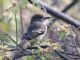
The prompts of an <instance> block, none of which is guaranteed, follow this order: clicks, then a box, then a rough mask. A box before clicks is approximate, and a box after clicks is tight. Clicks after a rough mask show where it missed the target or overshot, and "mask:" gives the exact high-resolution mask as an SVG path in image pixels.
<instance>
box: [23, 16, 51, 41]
mask: <svg viewBox="0 0 80 60" xmlns="http://www.w3.org/2000/svg"><path fill="white" fill-rule="evenodd" d="M49 18H50V17H44V16H42V15H40V14H36V15H34V16H33V17H32V19H31V22H30V25H29V27H28V29H27V32H26V33H24V35H23V37H22V38H23V40H33V39H36V40H41V39H42V38H43V37H44V35H45V33H46V32H47V27H48V25H49V23H50V20H49Z"/></svg>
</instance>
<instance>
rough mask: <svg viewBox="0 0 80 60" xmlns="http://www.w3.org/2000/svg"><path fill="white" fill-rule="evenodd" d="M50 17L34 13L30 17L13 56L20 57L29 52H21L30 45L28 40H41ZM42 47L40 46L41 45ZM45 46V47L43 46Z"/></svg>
mask: <svg viewBox="0 0 80 60" xmlns="http://www.w3.org/2000/svg"><path fill="white" fill-rule="evenodd" d="M49 18H50V17H44V16H42V15H40V14H36V15H34V16H33V17H32V18H31V22H30V25H29V27H28V29H27V31H26V32H25V33H24V34H23V37H22V41H21V42H20V44H19V45H18V46H17V47H16V50H18V52H16V53H15V55H14V59H15V57H16V58H18V57H21V56H23V55H25V54H29V52H26V53H25V52H23V51H25V49H26V48H28V47H30V45H29V43H30V42H29V41H30V40H35V39H36V40H41V39H42V38H43V37H44V35H45V34H46V32H47V27H48V25H49V23H50V20H49ZM41 47H42V46H41ZM44 48H45V47H44Z"/></svg>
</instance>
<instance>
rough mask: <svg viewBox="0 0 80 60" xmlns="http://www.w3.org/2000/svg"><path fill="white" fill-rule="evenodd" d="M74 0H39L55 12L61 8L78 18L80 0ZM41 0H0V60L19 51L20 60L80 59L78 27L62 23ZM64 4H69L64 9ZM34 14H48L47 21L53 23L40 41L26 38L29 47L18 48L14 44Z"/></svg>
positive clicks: (20, 39) (10, 58)
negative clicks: (48, 10) (30, 0)
mask: <svg viewBox="0 0 80 60" xmlns="http://www.w3.org/2000/svg"><path fill="white" fill-rule="evenodd" d="M77 1H78V0H42V2H44V3H45V4H47V5H49V6H50V7H52V8H53V9H55V10H56V11H58V12H59V11H61V12H63V13H65V14H66V15H70V16H71V17H72V18H75V19H76V20H79V21H80V11H79V10H80V1H78V2H77ZM40 2H41V1H40V0H34V1H33V3H32V4H31V3H30V2H29V1H28V0H0V60H15V59H13V55H15V56H14V58H15V57H16V56H18V55H20V54H23V56H22V55H21V56H20V57H19V59H21V57H23V58H22V60H70V59H72V60H79V59H80V37H79V36H80V27H77V28H76V27H75V26H74V25H72V24H67V23H66V22H63V20H62V19H59V18H55V17H54V16H51V15H50V14H49V13H48V12H47V10H46V9H45V7H44V6H41V5H40ZM72 2H73V4H72V6H71V5H70V3H72ZM68 5H70V7H69V6H68ZM66 6H68V8H67V9H66ZM59 8H60V9H59ZM34 14H42V15H47V16H51V19H50V20H53V22H52V23H51V25H50V26H49V27H48V32H47V34H46V35H45V37H44V38H43V39H42V40H41V41H40V42H39V43H37V42H35V40H34V41H29V43H30V44H31V47H26V49H25V50H23V49H20V47H17V46H18V45H19V44H20V43H21V42H22V36H23V34H24V33H25V31H26V29H27V27H28V25H29V22H30V19H31V16H33V15H34ZM79 25H80V24H79ZM46 37H47V38H46ZM41 46H48V47H47V48H42V47H41ZM15 50H16V51H15ZM14 53H15V54H14Z"/></svg>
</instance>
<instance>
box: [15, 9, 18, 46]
mask: <svg viewBox="0 0 80 60" xmlns="http://www.w3.org/2000/svg"><path fill="white" fill-rule="evenodd" d="M15 23H16V42H17V44H18V21H17V16H16V10H15Z"/></svg>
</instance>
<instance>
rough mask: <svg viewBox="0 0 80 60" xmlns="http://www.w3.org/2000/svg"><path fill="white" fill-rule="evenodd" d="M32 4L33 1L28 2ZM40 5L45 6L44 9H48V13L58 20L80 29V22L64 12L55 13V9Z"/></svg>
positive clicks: (43, 4)
mask: <svg viewBox="0 0 80 60" xmlns="http://www.w3.org/2000/svg"><path fill="white" fill-rule="evenodd" d="M28 1H29V2H30V3H33V2H32V1H31V0H28ZM40 4H41V5H42V6H44V8H45V9H46V11H47V13H48V14H50V15H52V16H54V17H56V18H58V19H61V20H63V21H65V22H67V23H69V24H71V25H74V26H75V27H76V28H78V27H80V22H79V21H78V20H76V19H74V18H72V17H70V16H68V15H66V14H64V13H62V12H58V11H55V10H54V9H52V8H51V7H50V6H48V5H46V4H45V3H43V2H40Z"/></svg>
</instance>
